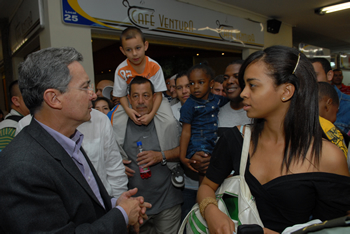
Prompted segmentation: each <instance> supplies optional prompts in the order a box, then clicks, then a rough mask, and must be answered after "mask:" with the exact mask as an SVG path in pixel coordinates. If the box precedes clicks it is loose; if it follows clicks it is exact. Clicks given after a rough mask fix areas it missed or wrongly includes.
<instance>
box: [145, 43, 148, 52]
mask: <svg viewBox="0 0 350 234" xmlns="http://www.w3.org/2000/svg"><path fill="white" fill-rule="evenodd" d="M148 46H149V43H148V41H145V51H147V49H148Z"/></svg>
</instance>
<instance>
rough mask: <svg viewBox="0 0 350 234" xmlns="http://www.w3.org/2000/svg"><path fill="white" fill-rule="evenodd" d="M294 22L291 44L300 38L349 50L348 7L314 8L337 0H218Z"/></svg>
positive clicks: (349, 10)
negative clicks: (319, 12) (321, 12)
mask: <svg viewBox="0 0 350 234" xmlns="http://www.w3.org/2000/svg"><path fill="white" fill-rule="evenodd" d="M219 1H220V2H224V3H227V4H231V5H234V6H236V7H239V8H243V9H246V10H249V11H252V12H255V13H258V14H261V15H264V16H267V17H269V18H271V19H272V18H275V19H277V20H280V21H282V22H283V23H287V24H289V25H292V26H293V44H294V45H297V44H299V43H300V42H304V43H307V44H311V45H315V46H320V47H324V48H328V49H331V51H332V52H347V53H350V9H348V10H343V11H339V12H335V13H331V14H327V15H323V16H320V15H317V14H315V13H314V10H315V9H316V8H319V7H324V6H327V5H331V4H334V3H339V2H340V0H219Z"/></svg>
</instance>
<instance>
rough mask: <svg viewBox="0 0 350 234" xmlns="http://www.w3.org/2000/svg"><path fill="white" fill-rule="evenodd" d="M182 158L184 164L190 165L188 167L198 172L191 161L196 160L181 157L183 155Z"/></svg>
mask: <svg viewBox="0 0 350 234" xmlns="http://www.w3.org/2000/svg"><path fill="white" fill-rule="evenodd" d="M180 160H181V163H182V164H184V165H185V166H186V167H188V168H189V169H191V170H192V171H194V172H197V173H198V171H197V170H196V169H194V168H193V167H192V165H191V163H194V162H195V161H194V160H192V159H188V158H181V157H180Z"/></svg>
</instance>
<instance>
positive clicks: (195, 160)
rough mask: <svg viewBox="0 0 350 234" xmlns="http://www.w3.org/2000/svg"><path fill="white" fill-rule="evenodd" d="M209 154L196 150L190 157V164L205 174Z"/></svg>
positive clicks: (208, 162)
mask: <svg viewBox="0 0 350 234" xmlns="http://www.w3.org/2000/svg"><path fill="white" fill-rule="evenodd" d="M210 158H211V156H210V155H209V154H206V153H204V152H203V151H200V152H196V153H195V154H194V155H193V156H192V158H191V159H190V163H191V166H192V167H193V168H194V169H195V170H196V171H198V172H200V173H203V174H205V173H206V172H207V169H208V167H209V164H210Z"/></svg>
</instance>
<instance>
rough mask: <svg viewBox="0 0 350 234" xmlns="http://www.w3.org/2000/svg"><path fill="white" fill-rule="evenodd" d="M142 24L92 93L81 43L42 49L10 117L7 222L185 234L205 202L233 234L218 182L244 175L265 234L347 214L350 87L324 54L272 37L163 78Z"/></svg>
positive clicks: (2, 126)
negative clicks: (255, 47)
mask: <svg viewBox="0 0 350 234" xmlns="http://www.w3.org/2000/svg"><path fill="white" fill-rule="evenodd" d="M148 47H149V43H148V42H147V41H146V40H145V37H144V35H143V33H142V31H141V30H140V29H138V28H135V27H129V28H127V29H125V30H124V31H123V32H122V34H121V46H120V51H121V53H123V54H124V55H125V56H126V59H125V61H123V62H122V63H121V64H120V65H119V66H117V69H116V71H115V79H114V81H110V80H102V81H100V82H98V83H97V85H96V92H95V89H94V87H93V85H91V81H90V79H89V77H88V75H87V74H86V72H85V70H84V68H83V66H82V65H81V63H80V62H81V61H82V59H83V58H82V55H81V54H80V53H79V52H78V51H76V50H75V49H74V48H69V47H65V48H47V49H42V50H39V51H37V52H34V53H32V54H30V55H28V57H27V58H26V59H25V61H24V62H23V63H21V64H20V67H19V78H18V81H15V82H13V83H12V84H11V85H10V88H9V94H10V98H11V111H10V113H9V114H8V115H6V116H5V118H4V120H3V121H2V122H0V133H1V134H0V150H2V151H1V153H0V167H1V168H0V179H1V180H2V183H1V185H0V196H1V200H0V205H1V207H2V211H1V212H0V230H1V231H0V232H2V233H28V232H30V233H32V232H33V233H35V232H40V233H46V232H57V233H138V232H139V233H177V232H178V230H179V227H180V223H181V221H182V220H183V219H184V218H185V216H186V215H187V214H188V212H189V211H190V210H191V208H192V206H193V205H194V204H195V203H198V204H199V207H200V209H201V210H202V215H203V218H204V219H205V220H206V222H207V224H208V228H209V231H210V233H230V234H232V233H234V232H235V230H236V227H235V226H234V223H233V222H232V220H231V218H230V217H229V216H227V215H226V214H224V213H223V212H222V211H220V210H219V208H218V207H217V203H216V199H215V191H216V189H217V188H218V187H219V186H220V184H222V183H223V181H224V180H225V179H226V178H227V177H229V176H232V175H238V174H239V166H240V156H241V151H242V142H243V138H244V131H245V129H246V128H250V129H251V131H252V134H251V143H250V147H249V158H248V163H247V170H246V173H245V175H244V177H245V179H246V181H247V184H248V186H249V188H250V190H251V193H252V195H253V197H254V200H255V201H256V205H257V209H258V212H259V215H260V218H261V220H262V222H263V224H264V232H265V233H281V232H283V230H285V229H286V228H288V227H290V226H293V225H295V224H303V223H307V222H308V221H310V220H312V219H320V220H322V221H325V220H330V219H333V218H338V217H341V216H345V215H346V214H347V211H350V199H349V198H348V194H350V193H349V192H350V178H349V176H350V175H349V168H350V167H349V166H348V165H350V163H349V161H350V160H349V157H348V156H349V155H348V154H349V152H348V147H349V135H348V134H349V131H350V114H349V112H350V102H349V101H350V96H349V95H347V94H346V93H347V91H348V90H349V89H348V88H347V86H345V85H344V84H342V73H341V70H332V69H331V66H330V64H329V62H328V60H326V59H311V60H310V59H308V58H306V56H305V55H304V54H302V53H300V52H299V51H297V50H296V49H292V48H288V47H283V46H272V47H269V48H266V49H265V50H263V51H258V52H255V53H253V54H251V55H250V56H249V57H248V58H247V59H246V60H244V61H243V60H236V61H233V62H232V63H230V64H228V65H227V67H226V69H225V71H223V73H224V74H222V75H218V76H215V72H214V71H213V69H212V68H211V67H210V66H209V64H207V63H206V62H203V63H200V64H196V65H194V66H193V67H191V68H190V69H189V70H188V71H179V72H178V73H177V74H175V75H173V76H171V77H167V78H164V75H163V71H162V68H161V66H160V65H159V64H158V63H157V62H156V61H155V60H153V59H151V58H149V57H148V56H146V55H145V53H146V51H147V49H148Z"/></svg>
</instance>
